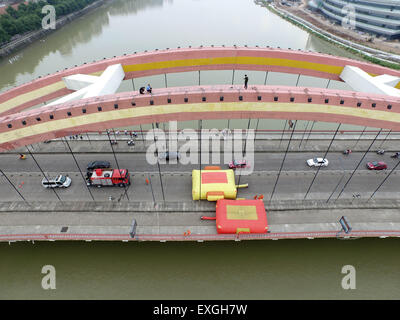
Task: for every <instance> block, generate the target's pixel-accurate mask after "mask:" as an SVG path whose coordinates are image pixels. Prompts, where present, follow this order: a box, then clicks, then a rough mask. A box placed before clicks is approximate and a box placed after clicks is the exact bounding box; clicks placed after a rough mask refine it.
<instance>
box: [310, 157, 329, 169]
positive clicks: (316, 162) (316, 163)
mask: <svg viewBox="0 0 400 320" xmlns="http://www.w3.org/2000/svg"><path fill="white" fill-rule="evenodd" d="M328 163H329V161H328V159H322V158H314V159H308V160H307V164H308V165H309V166H310V167H327V166H328Z"/></svg>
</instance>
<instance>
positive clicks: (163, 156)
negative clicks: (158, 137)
mask: <svg viewBox="0 0 400 320" xmlns="http://www.w3.org/2000/svg"><path fill="white" fill-rule="evenodd" d="M180 158H181V155H180V154H179V152H173V151H171V152H170V151H167V152H164V153H161V154H160V155H159V156H158V159H160V160H167V161H169V160H172V159H177V160H179V159H180Z"/></svg>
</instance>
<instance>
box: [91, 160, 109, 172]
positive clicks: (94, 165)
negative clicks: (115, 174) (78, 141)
mask: <svg viewBox="0 0 400 320" xmlns="http://www.w3.org/2000/svg"><path fill="white" fill-rule="evenodd" d="M110 167H111V164H110V163H109V162H108V161H92V162H90V163H89V164H88V165H87V168H86V169H87V170H88V171H93V170H95V169H108V168H110Z"/></svg>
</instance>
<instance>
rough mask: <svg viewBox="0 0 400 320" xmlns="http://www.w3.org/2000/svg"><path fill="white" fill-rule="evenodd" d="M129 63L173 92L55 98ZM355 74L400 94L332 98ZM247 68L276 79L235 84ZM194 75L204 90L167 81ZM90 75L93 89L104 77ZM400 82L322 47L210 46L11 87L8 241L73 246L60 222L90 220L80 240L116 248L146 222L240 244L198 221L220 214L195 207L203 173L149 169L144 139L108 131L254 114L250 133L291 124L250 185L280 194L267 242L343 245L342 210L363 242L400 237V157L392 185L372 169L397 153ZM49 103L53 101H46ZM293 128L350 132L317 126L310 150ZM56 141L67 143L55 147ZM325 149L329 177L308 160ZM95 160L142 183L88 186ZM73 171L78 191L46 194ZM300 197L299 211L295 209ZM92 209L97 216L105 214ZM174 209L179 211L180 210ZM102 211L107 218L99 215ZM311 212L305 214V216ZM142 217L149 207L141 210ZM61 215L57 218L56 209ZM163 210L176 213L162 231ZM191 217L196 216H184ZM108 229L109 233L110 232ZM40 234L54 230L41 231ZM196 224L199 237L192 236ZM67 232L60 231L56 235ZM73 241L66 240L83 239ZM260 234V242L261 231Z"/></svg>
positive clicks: (249, 193) (2, 116) (260, 154)
mask: <svg viewBox="0 0 400 320" xmlns="http://www.w3.org/2000/svg"><path fill="white" fill-rule="evenodd" d="M115 65H121V67H122V70H123V73H124V80H129V79H132V85H133V89H135V88H134V79H136V78H140V77H144V76H149V75H165V88H157V89H153V91H152V93H151V94H139V93H138V91H136V90H134V91H131V92H121V93H112V94H106V95H101V96H95V97H89V98H84V99H75V100H72V101H66V102H61V103H57V100H56V102H55V103H54V102H52V104H51V105H50V104H49V103H48V102H49V101H51V100H53V99H59V98H61V97H68V96H69V95H71V94H72V95H73V94H74V93H73V92H74V91H73V90H71V89H69V88H68V85H67V84H66V81H64V80H65V79H68V77H71V76H73V75H77V74H81V75H89V76H91V77H94V76H99V75H101V74H103V72H104V71H105V70H107V68H109V67H111V66H115ZM346 68H347V69H346ZM348 68H355V69H354V70H355V72H354V73H357V72H363V73H364V74H365V75H361V76H360V78H356V79H360V81H363V83H364V82H365V83H366V85H371V86H372V88H375V87H376V88H378V89H379V88H381V87H382V86H387V83H389V82H390V83H391V85H390V86H391V87H392V89H393V90H394V91H391V90H392V89H390V88H389V90H388V92H394V95H386V94H379V93H370V92H360V91H350V90H337V89H329V84H330V81H343V79H350V80H349V82H350V83H351V77H352V76H353V75H354V74H350V76H349V77H345V76H344V74H345V73H346V72H345V71H346V70H348ZM206 70H232V83H231V84H228V85H226V84H225V85H224V84H221V85H201V81H200V75H201V71H206ZM236 70H246V71H247V70H249V71H262V72H265V82H264V84H257V85H253V84H251V85H249V87H248V89H247V90H246V89H244V88H243V86H239V85H234V84H233V79H234V76H235V71H236ZM193 71H196V72H198V73H199V85H198V86H191V87H168V86H167V75H168V74H171V73H180V72H193ZM350 71H353V70H352V69H351V70H350ZM269 72H282V73H291V74H295V75H298V79H297V80H299V78H300V77H301V76H312V77H317V78H321V79H325V82H326V84H324V85H323V87H321V88H310V87H298V86H273V85H266V84H265V83H266V80H267V77H268V73H269ZM371 78H372V79H373V80H371ZM374 78H375V79H374ZM87 79H89V80H88V81H89V82H90V81H91V80H90V77H87ZM378 79H379V81H378ZM396 79H400V72H399V71H396V70H391V69H387V68H384V67H381V66H377V65H372V64H369V63H365V62H360V61H355V60H351V59H347V58H341V57H334V56H330V55H325V54H320V53H314V52H302V51H294V50H282V49H279V48H278V49H272V48H259V47H256V48H247V47H245V48H239V47H231V48H228V47H207V48H206V47H200V48H178V49H165V50H155V51H153V52H144V53H134V54H129V55H124V56H122V57H114V58H112V59H104V60H102V61H97V62H92V63H85V64H84V65H82V66H76V67H74V68H71V69H65V70H62V71H59V72H56V73H55V74H52V75H47V76H45V77H41V78H39V79H36V80H33V81H32V82H30V83H26V84H23V85H21V86H18V87H16V88H13V89H10V90H8V91H6V92H3V93H2V94H0V151H2V152H3V153H2V154H1V155H0V156H1V159H2V160H3V161H2V164H1V165H0V169H1V174H2V176H3V178H4V179H3V182H2V184H1V185H0V189H1V192H2V194H3V195H4V198H3V199H2V201H3V202H2V207H1V208H2V209H1V212H2V214H3V215H2V217H0V221H2V224H1V226H0V229H1V230H0V233H1V234H2V236H0V239H3V240H4V241H14V240H18V239H25V240H26V239H32V240H34V239H51V238H52V237H53V238H58V239H61V238H62V236H61V235H60V236H57V234H58V233H59V232H61V231H60V230H61V228H60V226H61V225H62V226H65V225H68V226H71V223H72V224H74V223H75V224H76V215H77V214H79V215H80V217H84V220H85V221H86V222H84V223H83V225H85V224H86V225H87V226H88V227H87V228H85V227H83V226H82V225H80V226H76V228H75V229H76V231H75V232H72V231H70V233H71V236H70V239H86V240H87V239H109V240H111V239H113V237H112V235H114V239H119V240H127V239H128V240H129V237H128V236H127V235H126V230H127V228H128V227H129V226H130V223H131V219H132V218H133V217H136V218H137V219H138V221H139V233H141V235H142V237H141V239H142V240H144V239H147V240H151V239H153V240H173V239H175V240H177V239H181V240H182V239H184V240H188V239H189V240H190V239H192V240H201V239H220V240H222V239H228V238H229V237H220V238H219V235H217V234H214V233H215V232H214V233H213V230H214V229H215V227H212V226H209V225H206V226H205V225H204V223H202V222H200V221H199V220H198V219H199V214H200V213H201V212H203V211H210V210H211V209H210V208H211V207H210V204H203V205H201V206H200V207H199V206H198V205H195V206H194V207H193V204H191V203H190V194H189V193H188V190H189V189H190V172H191V170H192V169H194V168H197V169H198V168H199V165H192V166H191V165H189V166H183V165H181V164H177V165H176V166H173V165H167V164H166V165H162V164H161V165H160V164H158V171H157V167H156V166H150V165H148V164H146V160H145V152H146V141H144V139H142V141H140V140H138V141H136V145H135V148H134V149H132V148H129V147H128V146H126V145H124V146H121V145H117V146H113V145H112V144H111V140H110V134H106V135H104V134H98V133H99V132H100V133H101V132H104V131H106V130H108V131H106V132H109V130H110V129H112V128H124V127H132V126H135V125H143V124H156V126H158V124H159V123H164V122H168V121H170V120H176V121H188V120H198V121H203V120H204V121H206V120H209V119H246V120H248V121H249V127H250V122H251V121H257V126H258V121H259V120H260V119H281V120H284V121H286V122H285V127H284V130H283V132H279V133H277V134H273V133H272V132H268V131H265V130H264V131H263V130H256V132H257V133H256V135H257V137H255V138H254V145H255V150H256V154H255V163H254V166H255V167H256V165H257V169H255V170H256V171H255V172H253V174H252V175H250V176H241V178H240V179H242V180H241V181H243V182H248V183H249V185H250V188H249V189H248V190H246V191H240V196H241V197H247V198H250V197H253V196H254V195H255V194H264V195H266V196H267V198H269V197H268V195H271V197H270V198H269V199H270V201H269V202H266V207H267V210H268V209H270V211H269V212H270V213H269V214H270V216H269V219H270V221H272V222H271V223H272V225H271V228H272V230H273V232H272V233H273V234H272V235H267V236H266V237H264V238H287V237H306V238H307V237H308V238H313V237H321V236H326V237H329V236H333V237H336V236H337V232H336V231H337V230H336V229H337V228H338V223H337V221H336V220H337V219H336V220H335V217H336V216H335V217H334V216H333V215H332V212H335V214H337V215H338V214H340V212H343V211H345V212H347V215H348V216H349V217H350V219H353V220H352V221H353V222H354V223H355V227H356V228H355V231H354V232H355V233H354V236H355V237H358V236H361V235H362V236H368V235H370V236H377V235H380V236H397V233H399V230H400V225H399V223H400V221H398V217H397V214H396V211H397V210H398V207H397V202H396V200H395V199H396V198H397V197H398V191H397V190H398V188H397V185H398V174H397V172H396V170H395V169H396V168H397V165H398V161H396V160H393V159H390V157H389V156H388V155H384V156H382V159H385V161H386V162H387V163H388V165H389V170H388V172H386V173H383V172H382V173H381V172H380V173H379V174H380V175H379V176H377V173H375V172H369V171H368V170H366V169H365V168H364V166H360V165H361V164H364V163H365V161H366V160H367V159H368V152H369V151H371V150H373V148H377V146H378V145H379V147H380V146H384V147H385V149H387V150H392V151H397V145H398V138H397V131H400V115H399V110H400V99H399V97H398V96H396V89H394V88H400V82H399V81H398V80H396ZM375 80H376V81H375ZM93 81H95V80H93ZM297 82H298V81H297ZM353 82H354V78H353ZM378 82H380V83H378ZM386 89H387V88H386ZM63 99H64V100H65V98H63ZM60 101H63V100H60ZM42 103H46V104H47V105H43V106H40V104H42ZM288 120H291V121H294V122H296V121H297V120H306V121H309V122H311V121H312V122H313V123H315V122H333V123H337V124H338V125H339V126H338V127H337V130H336V132H327V133H316V132H312V128H311V129H310V131H309V133H308V137H310V135H311V138H310V142H309V144H308V147H305V144H306V143H304V144H303V148H301V145H302V143H303V140H304V136H305V134H306V131H307V130H304V132H299V131H298V130H297V131H296V130H295V129H296V125H295V126H294V128H289V126H288V127H287V129H286V124H287V122H288ZM341 124H352V125H359V126H363V127H365V128H366V127H367V126H368V127H373V128H377V130H376V131H375V132H369V133H365V132H364V131H362V132H361V133H355V132H347V133H346V132H342V131H340V132H339V128H340V125H341ZM256 129H257V128H256ZM338 132H339V133H338ZM83 133H86V136H84V137H82V136H81V137H82V139H80V140H68V139H66V138H65V137H68V136H72V135H82V134H83ZM142 134H143V133H142ZM341 134H342V136H340V135H341ZM114 137H115V139H116V140H118V141H119V142H121V141H122V142H126V141H124V140H126V139H127V138H128V137H127V136H126V137H125V136H118V137H117V136H116V135H115V134H114ZM141 137H142V138H143V136H141ZM49 140H52V141H53V142H51V143H50V144H43V143H42V142H44V141H49ZM351 145H354V146H355V148H353V149H355V151H357V152H355V153H354V154H352V155H351V158H350V157H348V158H345V157H344V156H343V155H342V154H341V151H342V150H343V149H345V148H346V147H348V146H351ZM357 146H358V148H357ZM26 151H28V152H29V155H30V157H29V158H28V159H27V160H26V161H24V162H23V163H22V162H17V163H16V162H15V161H14V160H13V159H15V153H16V152H17V153H18V152H24V153H26ZM203 151H204V150H203ZM316 151H317V152H319V153H320V154H321V156H322V155H324V154H325V155H327V154H328V153H329V158H330V161H331V165H330V169H329V170H326V169H322V170H320V169H318V170H312V169H310V168H305V167H304V159H307V158H312V157H314V156H315V152H316ZM93 153H96V154H95V155H93ZM94 156H95V157H96V159H97V158H98V157H101V159H106V160H110V161H111V162H116V163H117V164H118V163H119V166H120V167H124V168H128V169H130V170H131V171H132V172H133V174H132V176H133V178H134V179H133V186H132V187H130V188H128V190H126V189H125V190H124V191H123V192H121V190H119V189H118V188H117V190H115V189H113V190H107V191H105V190H93V189H92V190H90V189H89V188H87V187H86V185H85V181H84V179H83V181H80V180H81V179H82V178H83V176H82V170H83V169H82V168H84V167H85V164H86V163H87V162H89V161H90V160H91V159H93V157H94ZM332 159H333V160H332ZM133 161H134V163H132V162H133ZM300 163H301V165H299V164H300ZM200 167H201V163H200ZM38 169H39V171H37V170H38ZM60 170H62V171H63V172H66V173H68V174H69V175H70V176H71V177H75V178H74V183H73V185H72V186H71V188H69V189H67V190H62V191H55V190H54V191H51V190H41V189H38V187H37V186H36V185H37V183H38V182H37V181H39V180H41V178H40V177H43V176H46V173H47V174H49V173H56V172H59V171H60ZM239 175H240V174H239ZM389 177H390V179H389ZM38 179H39V180H38ZM78 181H79V182H78ZM144 181H150V182H151V188H152V189H151V192H152V193H153V197H151V193H150V189H149V184H148V183H145V182H144ZM360 190H361V193H362V196H361V198H360ZM154 194H155V195H156V196H154ZM110 195H111V198H113V199H118V201H113V202H112V205H111V207H110V201H108V200H107V198H108V197H109V196H110ZM161 195H162V197H161ZM273 196H275V198H273ZM21 199H22V200H23V202H22V203H21ZM88 199H89V200H88ZM5 200H8V201H5ZM291 200H296V201H297V202H296V203H295V204H294V203H291V202H290V201H291ZM332 200H334V201H332ZM176 201H181V202H182V203H184V204H185V206H184V207H185V208H186V209H182V206H179V205H178V206H177V207H176V205H174V204H173V203H175V202H176ZM91 202H93V203H94V204H95V206H97V207H93V208H92V207H91V205H90V203H91ZM54 203H62V204H63V205H62V207H63V208H65V209H63V210H59V209H57V210H55V209H54V205H53V204H54ZM71 203H72V204H71ZM139 203H140V205H139ZM278 203H279V204H278ZM168 204H170V205H171V208H173V209H171V208H168ZM289 204H290V205H289ZM99 206H100V207H101V208H102V209H98V208H99ZM132 206H133V207H132ZM302 206H305V207H304V208H303V209H300V208H301V207H302ZM95 208H97V209H95ZM132 208H136V209H134V211H133V212H132V211H130V210H131V209H132ZM139 208H140V209H139ZM160 208H162V209H160ZM301 210H303V211H302V212H308V213H307V214H305V215H301V217H302V218H299V216H297V217H296V218H295V219H294V218H293V215H294V214H295V212H299V211H301ZM376 210H382V211H383V212H385V215H384V216H383V217H382V218H380V217H376V216H375V212H376ZM50 211H54V214H51V215H49V214H48V213H46V212H50ZM211 211H212V210H211ZM29 212H32V213H29ZM102 212H103V213H104V212H110V213H109V215H110V217H108V218H104V214H102ZM111 212H120V213H119V216H118V218H116V220H112V219H111V216H112V215H114V217H117V213H111ZM121 212H123V213H121ZM282 212H284V215H283V216H282ZM144 213H146V214H145V215H144ZM160 214H161V216H163V219H162V222H161V225H160ZM182 214H185V218H183V220H182V221H178V220H179V219H181V218H182ZM62 216H63V217H62ZM66 217H67V218H66ZM100 217H101V218H100ZM74 221H75V222H74ZM100 221H101V222H100ZM116 221H118V223H117V222H116ZM99 223H100V224H101V225H96V224H99ZM116 223H117V224H118V225H115V224H116ZM146 224H147V225H146ZM33 225H35V226H40V228H39V230H40V232H37V230H38V229H37V228H36V229H35V228H33ZM121 225H124V227H122V226H121ZM145 225H146V226H145ZM7 226H9V227H7ZM79 228H80V229H79ZM67 229H68V228H67ZM73 229H74V228H72V230H73ZM186 229H191V230H192V236H191V238H187V237H185V236H182V232H184V231H185V230H186ZM21 230H23V232H21ZM35 230H36V231H35ZM70 230H71V227H70ZM121 230H122V231H121ZM274 230H275V231H274ZM30 231H32V232H30ZM193 231H195V233H194V234H193ZM289 233H290V235H289ZM22 234H24V235H25V236H21V235H22ZM26 234H28V235H26ZM54 234H56V236H49V235H54ZM73 234H74V235H75V236H73ZM95 234H97V235H98V236H97V237H96V236H94V235H95ZM116 234H122V235H121V236H115V235H116ZM285 234H286V235H285ZM313 234H314V236H313ZM44 235H47V236H44ZM79 235H80V236H79ZM91 235H92V236H91ZM63 236H64V238H65V239H66V238H68V237H69V236H68V235H65V234H63ZM46 237H47V238H46ZM182 237H183V238H182ZM245 238H252V236H251V235H250V236H244V237H243V239H245ZM253 238H260V237H259V236H256V235H254V237H253Z"/></svg>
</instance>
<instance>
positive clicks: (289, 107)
mask: <svg viewBox="0 0 400 320" xmlns="http://www.w3.org/2000/svg"><path fill="white" fill-rule="evenodd" d="M232 111H241V112H284V113H289V114H290V113H292V112H300V113H307V112H310V113H311V112H312V113H323V114H332V115H341V116H354V117H360V118H366V119H373V120H383V121H390V122H393V123H400V113H395V112H387V111H380V110H365V109H360V108H349V107H339V106H331V105H325V104H312V105H310V104H304V103H298V104H294V103H276V102H256V103H254V102H241V103H240V104H238V103H235V102H220V103H217V102H216V103H201V104H200V103H194V104H174V105H162V106H152V107H139V108H130V109H119V110H113V111H107V112H96V113H93V114H88V115H82V116H79V117H73V118H66V119H60V120H52V121H47V122H44V123H40V124H36V125H33V126H28V127H24V128H21V129H15V130H11V131H8V132H3V133H0V144H3V143H6V142H11V141H15V140H19V139H24V138H27V137H30V136H34V135H40V134H45V133H48V132H53V131H59V130H65V129H70V128H73V127H77V126H85V125H92V124H96V123H101V122H107V121H112V120H122V119H128V118H138V117H143V116H152V115H167V114H175V113H183V112H184V113H192V112H193V113H203V112H227V113H229V112H232Z"/></svg>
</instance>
